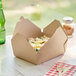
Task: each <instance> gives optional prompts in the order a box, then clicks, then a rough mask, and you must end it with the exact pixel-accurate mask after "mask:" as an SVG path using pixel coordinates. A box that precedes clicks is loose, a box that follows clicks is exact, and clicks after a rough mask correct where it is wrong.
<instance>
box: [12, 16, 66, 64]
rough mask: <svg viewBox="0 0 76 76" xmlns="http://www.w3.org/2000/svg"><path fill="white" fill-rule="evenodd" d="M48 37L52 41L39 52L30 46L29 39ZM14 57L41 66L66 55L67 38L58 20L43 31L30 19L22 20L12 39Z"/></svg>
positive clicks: (17, 25)
mask: <svg viewBox="0 0 76 76" xmlns="http://www.w3.org/2000/svg"><path fill="white" fill-rule="evenodd" d="M43 35H46V36H48V37H50V39H49V40H48V41H47V42H46V43H45V45H44V46H43V47H41V48H40V50H39V51H38V52H36V50H35V49H34V48H33V47H32V46H31V45H30V43H29V42H28V38H31V37H40V36H43ZM11 42H12V48H13V52H14V55H15V56H16V57H18V58H21V59H24V60H26V61H29V62H31V63H34V64H40V63H42V62H45V61H47V60H50V59H52V58H54V57H56V56H59V55H61V54H64V52H65V49H66V48H65V45H66V43H67V36H66V34H65V32H64V31H63V29H62V26H61V24H60V22H59V21H58V20H54V21H53V22H52V23H50V24H49V25H48V26H47V27H45V28H44V29H43V32H41V29H40V28H38V27H37V26H36V25H35V24H33V23H32V22H31V21H29V20H28V19H24V18H23V17H21V18H20V21H19V22H18V23H17V24H16V28H15V30H14V34H13V37H12V40H11Z"/></svg>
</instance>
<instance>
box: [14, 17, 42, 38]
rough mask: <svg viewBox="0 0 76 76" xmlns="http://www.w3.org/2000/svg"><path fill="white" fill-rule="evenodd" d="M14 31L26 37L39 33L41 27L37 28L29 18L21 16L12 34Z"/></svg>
mask: <svg viewBox="0 0 76 76" xmlns="http://www.w3.org/2000/svg"><path fill="white" fill-rule="evenodd" d="M16 33H20V34H22V35H24V36H25V37H26V38H28V37H31V36H32V37H34V36H38V35H40V34H41V29H40V28H38V27H37V26H36V25H35V24H33V23H32V22H31V21H30V20H28V19H24V18H23V17H21V18H20V21H19V22H18V23H17V24H16V28H15V31H14V34H13V35H15V34H16Z"/></svg>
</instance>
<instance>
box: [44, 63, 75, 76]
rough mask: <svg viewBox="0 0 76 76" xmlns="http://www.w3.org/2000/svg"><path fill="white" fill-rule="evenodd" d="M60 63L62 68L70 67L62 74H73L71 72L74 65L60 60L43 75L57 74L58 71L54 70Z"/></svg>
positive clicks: (65, 75) (68, 75)
mask: <svg viewBox="0 0 76 76" xmlns="http://www.w3.org/2000/svg"><path fill="white" fill-rule="evenodd" d="M58 65H61V66H63V68H64V69H65V68H67V67H70V66H71V69H69V70H68V71H67V72H66V73H64V74H63V76H73V74H74V73H75V72H76V65H70V64H66V63H62V62H57V63H56V64H55V65H54V66H53V67H52V69H50V71H49V72H48V73H47V74H46V75H44V76H58V71H57V70H56V68H57V66H58Z"/></svg>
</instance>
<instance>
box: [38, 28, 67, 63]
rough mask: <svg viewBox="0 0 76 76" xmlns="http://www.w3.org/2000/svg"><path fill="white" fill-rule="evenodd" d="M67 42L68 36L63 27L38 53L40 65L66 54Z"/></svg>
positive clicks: (57, 30)
mask: <svg viewBox="0 0 76 76" xmlns="http://www.w3.org/2000/svg"><path fill="white" fill-rule="evenodd" d="M66 41H67V36H66V34H65V33H64V31H63V29H62V27H59V28H57V29H56V30H55V32H54V34H53V35H52V37H51V38H50V39H49V40H48V42H46V43H45V45H44V46H43V47H41V49H40V50H39V51H38V57H39V63H41V62H44V61H47V60H49V59H51V58H54V57H56V56H58V55H60V54H64V52H65V47H64V46H65V42H66Z"/></svg>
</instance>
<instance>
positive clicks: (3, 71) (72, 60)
mask: <svg viewBox="0 0 76 76" xmlns="http://www.w3.org/2000/svg"><path fill="white" fill-rule="evenodd" d="M11 37H12V36H7V37H6V43H5V44H4V45H0V76H44V74H46V72H48V71H49V69H50V68H51V67H52V66H53V65H54V64H55V63H56V62H57V61H62V62H65V63H69V64H73V65H76V47H75V46H76V41H75V39H76V37H75V36H74V37H73V38H71V39H69V40H68V43H67V48H66V52H65V54H64V55H61V56H58V57H56V58H54V59H52V60H49V61H47V62H44V63H42V64H40V65H34V64H32V63H29V62H27V61H24V60H21V59H18V58H16V57H14V55H13V52H12V47H11ZM74 76H76V74H74Z"/></svg>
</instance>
